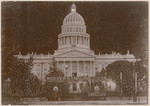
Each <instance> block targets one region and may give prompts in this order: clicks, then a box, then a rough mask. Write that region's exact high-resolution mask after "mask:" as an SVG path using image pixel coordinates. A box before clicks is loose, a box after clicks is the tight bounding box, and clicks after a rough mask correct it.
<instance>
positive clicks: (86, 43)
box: [86, 37, 88, 46]
mask: <svg viewBox="0 0 150 106" xmlns="http://www.w3.org/2000/svg"><path fill="white" fill-rule="evenodd" d="M86 40H87V41H86V45H87V46H88V37H87V38H86Z"/></svg>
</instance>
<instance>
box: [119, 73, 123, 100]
mask: <svg viewBox="0 0 150 106" xmlns="http://www.w3.org/2000/svg"><path fill="white" fill-rule="evenodd" d="M120 82H121V83H120V95H121V97H120V99H123V97H122V96H123V95H122V94H123V92H122V72H120Z"/></svg>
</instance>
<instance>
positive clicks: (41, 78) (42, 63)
mask: <svg viewBox="0 0 150 106" xmlns="http://www.w3.org/2000/svg"><path fill="white" fill-rule="evenodd" d="M43 64H44V63H43V62H42V63H41V65H42V67H41V96H40V100H42V94H43V90H42V78H43V77H42V76H43Z"/></svg>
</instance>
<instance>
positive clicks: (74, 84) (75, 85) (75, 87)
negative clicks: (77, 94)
mask: <svg viewBox="0 0 150 106" xmlns="http://www.w3.org/2000/svg"><path fill="white" fill-rule="evenodd" d="M76 90H77V84H76V83H73V91H76Z"/></svg>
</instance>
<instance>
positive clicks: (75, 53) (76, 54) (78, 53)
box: [55, 50, 95, 58]
mask: <svg viewBox="0 0 150 106" xmlns="http://www.w3.org/2000/svg"><path fill="white" fill-rule="evenodd" d="M55 57H63V58H65V57H66V58H67V57H95V56H94V55H92V54H90V53H85V52H82V51H78V50H71V51H68V52H65V53H62V54H58V55H55Z"/></svg>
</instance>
